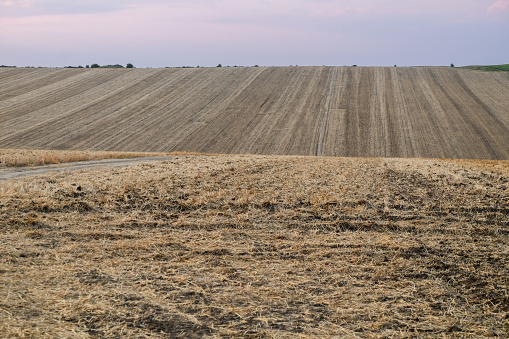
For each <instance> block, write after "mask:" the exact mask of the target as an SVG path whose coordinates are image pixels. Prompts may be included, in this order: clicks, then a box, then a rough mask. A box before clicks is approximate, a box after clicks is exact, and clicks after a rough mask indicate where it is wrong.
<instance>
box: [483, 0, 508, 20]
mask: <svg viewBox="0 0 509 339" xmlns="http://www.w3.org/2000/svg"><path fill="white" fill-rule="evenodd" d="M508 10H509V0H497V1H495V2H494V3H493V4H492V5H491V6H490V7H488V10H487V12H488V14H490V15H493V16H496V17H498V16H499V15H500V14H501V13H502V12H505V11H508Z"/></svg>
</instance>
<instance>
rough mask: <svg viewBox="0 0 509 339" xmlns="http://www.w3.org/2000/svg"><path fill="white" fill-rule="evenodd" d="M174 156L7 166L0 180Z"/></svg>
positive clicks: (118, 165)
mask: <svg viewBox="0 0 509 339" xmlns="http://www.w3.org/2000/svg"><path fill="white" fill-rule="evenodd" d="M173 158H175V156H174V155H170V156H156V157H141V158H128V159H104V160H89V161H79V162H69V163H63V164H55V165H44V166H34V167H7V168H0V181H2V180H7V179H12V178H18V177H24V176H28V175H37V174H44V173H48V172H54V171H75V170H80V169H85V168H92V167H121V166H129V165H133V164H137V163H140V162H147V161H165V160H170V159H173Z"/></svg>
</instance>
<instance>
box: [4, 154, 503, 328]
mask: <svg viewBox="0 0 509 339" xmlns="http://www.w3.org/2000/svg"><path fill="white" fill-rule="evenodd" d="M499 165H500V166H501V168H503V171H491V170H489V169H485V168H479V167H478V165H477V164H476V163H475V162H469V161H463V162H461V163H460V162H457V161H448V160H424V159H375V158H373V159H367V158H364V159H361V158H357V159H356V158H307V157H268V156H267V157H264V156H215V157H186V156H182V157H176V158H175V159H173V160H171V161H166V162H162V163H147V164H140V165H135V166H130V167H125V168H108V169H100V170H82V171H77V172H69V173H60V172H59V173H53V174H47V175H43V176H37V177H33V178H23V179H10V180H7V181H4V182H2V185H1V186H0V228H1V229H2V230H3V231H2V233H1V235H0V244H1V246H0V333H3V334H4V335H5V336H7V337H59V338H65V337H72V338H76V337H78V338H79V337H82V338H87V337H133V338H134V337H136V338H158V337H161V338H163V337H185V338H189V337H191V338H192V337H202V336H211V337H220V336H232V337H273V338H295V337H297V338H298V337H330V336H338V337H348V338H354V337H361V338H391V337H397V338H406V337H496V336H498V337H507V336H508V335H509V327H508V324H509V292H508V283H509V279H508V278H509V277H508V272H509V237H508V235H509V213H508V212H509V174H508V171H507V169H508V164H507V162H500V163H499ZM497 166H498V165H497ZM502 172H504V173H502Z"/></svg>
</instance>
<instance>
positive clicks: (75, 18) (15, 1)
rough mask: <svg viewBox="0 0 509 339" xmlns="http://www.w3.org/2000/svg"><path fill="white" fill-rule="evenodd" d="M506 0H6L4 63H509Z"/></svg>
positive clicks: (0, 16)
mask: <svg viewBox="0 0 509 339" xmlns="http://www.w3.org/2000/svg"><path fill="white" fill-rule="evenodd" d="M508 33H509V0H168V1H163V0H146V1H141V0H122V1H121V0H107V1H104V0H0V65H13V66H18V67H22V66H35V67H38V66H43V67H63V66H78V65H82V66H85V65H88V64H93V63H98V64H100V65H105V64H122V65H125V64H127V63H132V64H134V66H135V67H175V66H207V67H209V66H216V65H218V64H222V65H223V66H235V65H237V66H253V65H260V66H288V65H301V66H313V65H316V66H321V65H331V66H332V65H337V66H342V65H354V64H356V65H359V66H394V65H398V66H432V65H437V66H449V65H450V64H451V63H453V64H455V65H456V66H464V65H479V64H484V65H486V64H507V63H509V43H507V41H508V35H509V34H508Z"/></svg>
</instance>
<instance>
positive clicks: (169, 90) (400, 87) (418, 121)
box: [0, 66, 509, 160]
mask: <svg viewBox="0 0 509 339" xmlns="http://www.w3.org/2000/svg"><path fill="white" fill-rule="evenodd" d="M0 126H1V129H2V133H1V135H0V148H18V149H19V148H22V149H61V150H99V151H105V150H106V151H128V152H137V151H144V152H172V151H188V152H200V153H229V154H232V153H238V154H247V153H249V154H279V155H326V156H360V157H366V156H367V157H408V158H413V157H427V158H442V157H445V158H468V159H499V160H504V159H509V73H507V72H482V71H475V70H467V69H455V68H444V67H442V68H440V67H398V68H396V67H390V68H389V67H325V66H324V67H251V68H249V67H240V68H239V67H231V68H195V69H175V68H174V69H8V68H3V69H0Z"/></svg>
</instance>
